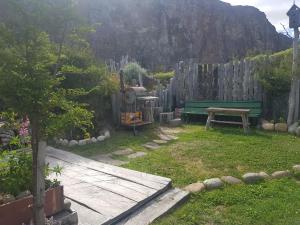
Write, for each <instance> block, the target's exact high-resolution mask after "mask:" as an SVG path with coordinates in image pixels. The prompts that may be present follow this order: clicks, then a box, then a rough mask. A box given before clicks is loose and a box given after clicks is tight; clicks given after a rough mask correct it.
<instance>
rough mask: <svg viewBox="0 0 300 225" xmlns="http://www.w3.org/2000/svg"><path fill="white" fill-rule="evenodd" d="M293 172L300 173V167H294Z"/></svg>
mask: <svg viewBox="0 0 300 225" xmlns="http://www.w3.org/2000/svg"><path fill="white" fill-rule="evenodd" d="M293 170H294V172H296V173H300V165H295V166H293Z"/></svg>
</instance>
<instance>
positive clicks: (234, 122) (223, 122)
mask: <svg viewBox="0 0 300 225" xmlns="http://www.w3.org/2000/svg"><path fill="white" fill-rule="evenodd" d="M210 122H211V123H221V124H233V125H243V123H242V122H236V121H222V120H211V121H210ZM249 125H250V124H249Z"/></svg>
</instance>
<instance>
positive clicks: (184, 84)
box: [156, 57, 271, 112]
mask: <svg viewBox="0 0 300 225" xmlns="http://www.w3.org/2000/svg"><path fill="white" fill-rule="evenodd" d="M269 60H271V59H270V58H269V57H265V58H264V59H263V60H261V59H260V60H255V59H253V60H250V59H245V60H241V61H234V62H229V63H226V64H199V63H197V62H195V61H194V60H189V61H184V62H183V61H182V62H180V63H178V64H177V65H176V69H175V77H173V78H172V79H171V80H170V83H169V84H168V85H167V87H166V88H163V87H161V88H159V89H158V90H157V93H156V95H157V96H158V97H159V105H160V106H161V107H163V109H164V111H165V112H169V111H173V110H174V108H176V107H178V108H181V107H184V105H185V103H186V102H188V101H204V100H210V101H212V100H216V101H259V102H263V103H265V102H266V95H265V91H264V90H263V88H262V86H261V85H260V83H259V82H258V80H257V79H256V71H257V69H258V68H260V67H263V66H265V65H267V64H268V62H269ZM263 106H266V104H263Z"/></svg>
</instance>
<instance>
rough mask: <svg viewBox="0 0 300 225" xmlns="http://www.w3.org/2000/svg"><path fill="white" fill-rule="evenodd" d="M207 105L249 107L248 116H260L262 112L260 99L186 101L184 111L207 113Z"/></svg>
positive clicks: (199, 113)
mask: <svg viewBox="0 0 300 225" xmlns="http://www.w3.org/2000/svg"><path fill="white" fill-rule="evenodd" d="M209 107H215V108H237V109H250V114H249V116H250V117H260V115H261V113H262V103H261V102H260V101H188V102H186V103H185V108H184V113H188V114H198V115H207V112H206V109H207V108H209Z"/></svg>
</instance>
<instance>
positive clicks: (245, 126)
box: [241, 114, 249, 134]
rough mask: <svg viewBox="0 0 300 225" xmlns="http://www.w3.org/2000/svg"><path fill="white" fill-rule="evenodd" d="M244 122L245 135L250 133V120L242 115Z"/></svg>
mask: <svg viewBox="0 0 300 225" xmlns="http://www.w3.org/2000/svg"><path fill="white" fill-rule="evenodd" d="M241 116H242V121H243V128H244V132H245V134H248V133H249V119H248V116H247V115H245V114H242V115H241Z"/></svg>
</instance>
